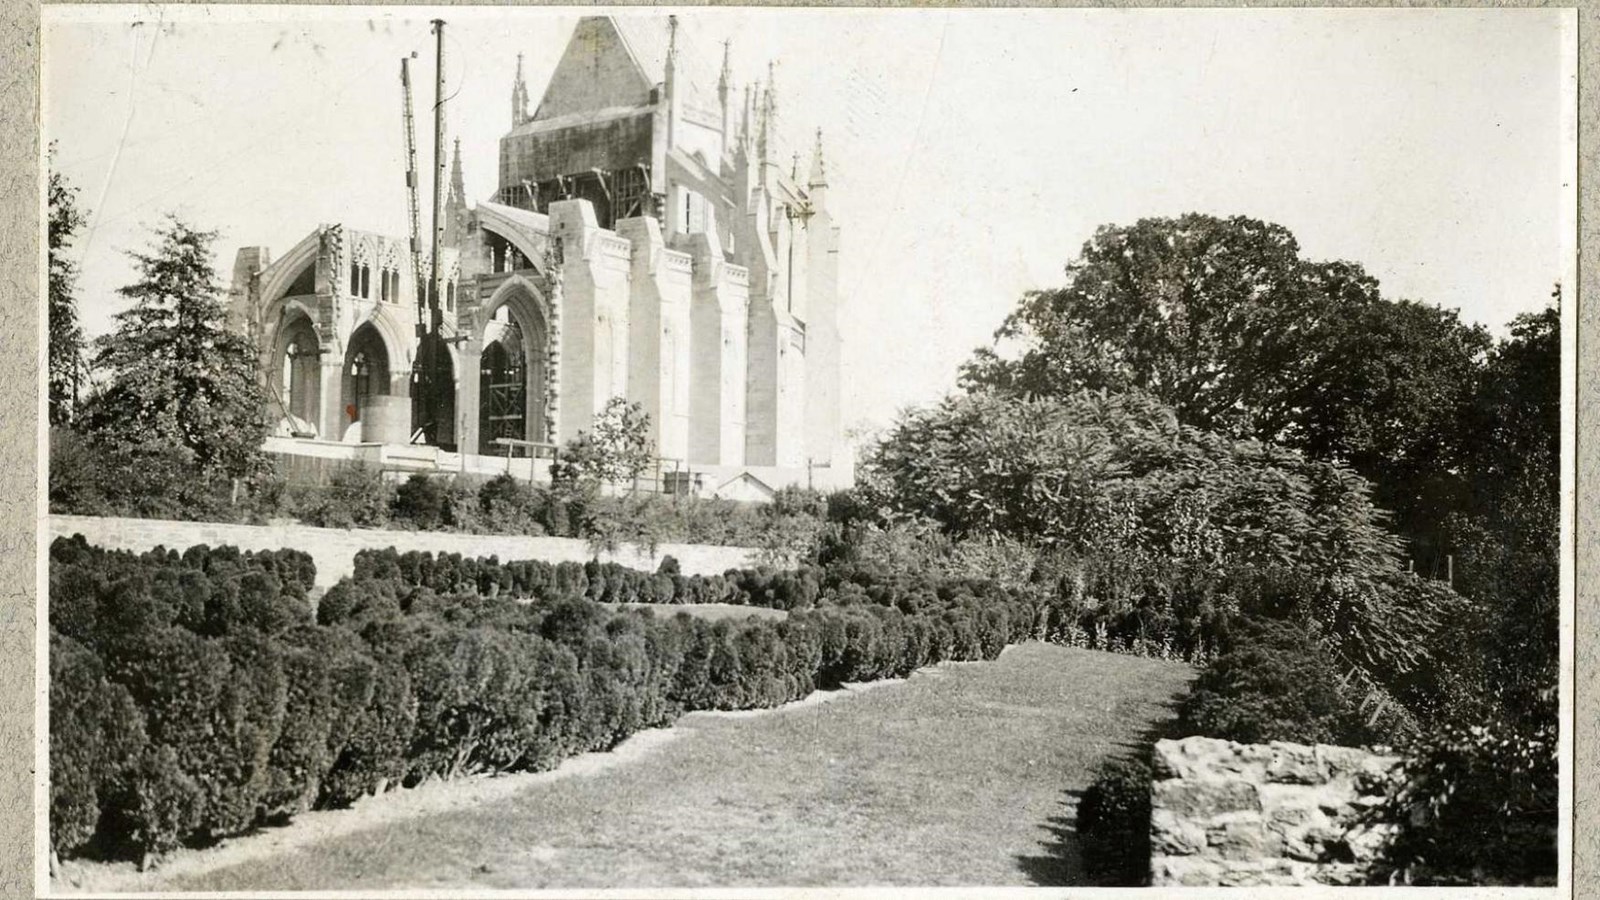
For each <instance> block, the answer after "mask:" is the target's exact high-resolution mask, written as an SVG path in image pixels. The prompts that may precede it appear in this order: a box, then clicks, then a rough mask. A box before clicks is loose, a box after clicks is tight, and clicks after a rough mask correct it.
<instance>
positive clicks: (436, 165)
mask: <svg viewBox="0 0 1600 900" xmlns="http://www.w3.org/2000/svg"><path fill="white" fill-rule="evenodd" d="M433 34H434V67H433V70H434V81H433V234H432V237H431V240H430V244H429V251H428V293H427V297H428V339H427V340H426V341H425V346H426V349H425V350H424V352H423V353H422V357H423V358H422V360H420V362H422V363H423V371H425V372H427V374H428V385H427V388H426V391H425V393H426V394H427V396H426V398H425V400H424V402H425V403H426V404H427V407H426V408H427V414H426V421H427V422H428V423H429V425H430V426H431V427H432V429H433V434H432V435H430V437H432V438H433V443H434V444H435V445H437V444H438V443H439V438H440V436H441V432H442V431H443V429H442V428H441V427H440V425H439V413H440V407H441V406H443V404H442V403H440V402H439V401H440V397H439V394H440V391H441V390H442V383H443V380H444V379H443V378H442V377H441V376H443V374H444V372H443V369H444V365H445V361H444V359H443V358H442V357H443V356H444V354H442V353H440V352H439V340H440V334H439V326H440V325H441V324H443V323H444V311H443V310H441V309H440V308H439V206H440V196H439V195H440V190H441V188H442V187H443V184H444V20H443V19H434V20H433Z"/></svg>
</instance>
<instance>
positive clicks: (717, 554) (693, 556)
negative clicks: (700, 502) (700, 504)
mask: <svg viewBox="0 0 1600 900" xmlns="http://www.w3.org/2000/svg"><path fill="white" fill-rule="evenodd" d="M49 528H50V538H51V540H54V539H55V538H57V537H62V536H67V537H70V536H71V535H74V534H82V535H83V536H84V538H86V539H87V540H88V541H89V543H91V544H95V545H97V546H100V547H106V548H108V549H113V550H134V551H144V550H150V549H152V548H155V547H157V546H162V547H167V548H170V549H176V550H184V549H187V548H189V547H192V546H194V545H195V544H209V545H211V546H213V547H215V546H218V545H221V544H231V545H232V546H235V547H238V548H239V549H241V550H283V549H292V550H303V551H305V552H306V553H309V554H311V558H312V559H313V560H315V561H316V564H317V584H319V585H322V586H324V587H326V586H330V585H332V584H333V583H334V582H336V581H338V580H339V579H340V578H343V577H344V576H346V575H349V574H350V572H351V571H352V570H353V568H354V566H355V556H356V553H357V552H358V551H361V550H369V549H371V550H381V549H383V548H385V547H393V548H395V549H396V550H399V551H400V552H402V553H403V552H405V551H407V550H425V551H431V552H434V553H459V554H461V555H462V556H498V557H499V558H500V560H501V561H502V562H506V561H509V560H514V559H539V560H544V561H545V562H564V561H572V562H587V561H589V560H590V559H593V558H594V557H595V555H596V554H595V553H594V551H593V550H592V549H590V547H589V545H588V543H587V542H585V541H581V540H578V539H576V538H555V537H526V536H516V535H478V534H453V533H447V532H436V531H381V530H375V529H362V528H355V529H349V530H344V529H338V528H312V527H311V526H308V525H294V524H282V525H229V524H221V523H215V522H173V521H167V520H164V519H120V518H100V517H97V516H61V515H53V516H50V521H49ZM668 555H670V556H674V557H677V560H678V563H679V565H680V566H681V568H682V571H683V574H685V575H716V574H720V573H722V572H725V571H727V570H728V569H737V568H743V567H746V566H751V565H754V556H755V551H754V550H752V549H750V548H748V547H720V546H715V545H710V544H662V545H661V547H660V549H659V551H658V552H657V553H656V554H654V555H651V554H646V553H641V552H638V551H636V550H634V549H633V548H630V547H622V548H620V549H619V551H618V552H616V553H601V554H599V557H600V559H601V560H602V561H606V562H617V563H621V564H622V565H625V566H630V567H632V568H636V569H645V570H649V571H654V570H655V569H656V567H657V566H659V565H660V564H661V559H662V557H664V556H668Z"/></svg>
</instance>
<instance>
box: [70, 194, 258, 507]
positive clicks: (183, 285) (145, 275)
mask: <svg viewBox="0 0 1600 900" xmlns="http://www.w3.org/2000/svg"><path fill="white" fill-rule="evenodd" d="M215 239H216V233H215V232H212V231H202V230H199V229H196V228H194V227H193V226H191V225H190V224H188V223H187V222H185V221H184V220H182V219H181V218H178V217H176V216H169V217H168V219H167V221H166V222H165V224H164V225H163V226H161V227H160V228H158V229H157V232H156V241H155V245H154V246H153V247H152V248H151V250H150V251H148V252H132V253H130V254H129V256H131V257H132V259H133V261H134V265H135V268H136V269H137V271H138V273H139V278H138V280H137V281H135V282H134V283H133V284H130V285H128V286H127V287H124V288H121V289H119V291H118V293H120V294H121V295H122V296H123V297H125V298H127V299H128V300H131V301H132V304H133V305H132V306H131V307H130V308H129V309H127V310H126V311H124V312H122V313H119V314H118V315H117V327H116V330H115V331H114V332H113V333H111V334H109V335H106V336H105V337H103V338H101V339H100V340H99V341H98V353H97V355H96V357H95V364H96V366H97V367H98V368H99V369H101V370H102V371H103V372H105V373H106V376H107V378H106V383H105V384H104V386H103V387H102V388H101V389H100V390H99V391H97V392H96V394H95V395H94V396H93V397H92V398H91V400H90V402H89V403H88V404H87V408H86V410H85V425H86V428H87V430H88V432H89V435H90V437H91V439H92V440H93V441H94V442H95V443H96V444H98V445H100V446H102V447H104V448H107V449H110V450H112V451H114V452H116V453H119V454H128V453H134V454H136V455H137V454H138V453H139V452H144V453H146V454H147V455H149V456H150V457H151V458H160V459H162V460H165V461H166V462H168V463H175V464H182V465H185V466H187V467H188V474H189V477H190V478H191V479H192V480H194V481H197V482H199V483H201V484H204V483H207V482H211V481H212V480H214V479H219V478H221V479H231V478H242V477H247V476H250V475H252V474H255V473H256V472H257V471H258V470H259V467H260V466H261V465H262V461H263V455H262V451H261V445H262V441H263V440H264V439H265V438H266V435H267V421H266V417H265V409H266V397H265V394H264V393H263V390H262V388H261V385H260V382H259V381H258V379H257V374H256V353H255V350H254V348H253V347H251V345H250V343H249V342H248V340H247V339H246V338H245V337H244V336H242V335H240V334H239V333H237V332H235V331H232V330H230V329H229V328H228V327H227V325H226V314H225V311H224V309H223V306H222V303H221V300H220V295H221V290H222V285H221V283H220V281H219V279H218V277H217V273H216V270H215V268H214V267H213V263H212V250H211V245H212V242H213V241H214V240H215Z"/></svg>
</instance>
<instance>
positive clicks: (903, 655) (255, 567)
mask: <svg viewBox="0 0 1600 900" xmlns="http://www.w3.org/2000/svg"><path fill="white" fill-rule="evenodd" d="M312 575H314V572H313V571H312V570H311V568H310V564H309V560H308V559H306V558H304V557H303V555H299V554H287V553H285V554H241V553H239V552H238V551H236V550H233V549H232V548H226V547H222V548H203V547H202V548H194V549H191V550H190V551H188V552H186V553H184V554H181V555H180V554H177V553H174V552H171V551H165V550H156V551H152V552H150V553H146V554H142V555H137V556H136V555H134V554H130V553H120V552H108V551H103V550H99V549H97V548H93V547H90V546H88V545H87V544H86V543H85V542H84V541H83V540H82V539H81V538H75V539H70V540H65V539H64V540H59V541H57V542H56V543H55V544H54V545H53V546H52V548H51V573H50V576H51V585H52V595H51V600H50V607H51V610H50V612H51V620H52V621H51V624H52V628H53V629H55V630H56V631H55V634H54V635H53V638H54V643H55V645H56V647H57V649H56V652H55V654H54V655H53V657H52V664H53V666H55V667H56V669H57V672H56V678H55V680H54V681H53V682H52V686H53V688H55V689H57V690H59V691H61V692H65V693H63V696H61V697H60V698H58V700H57V704H56V705H57V707H58V709H59V710H60V711H61V715H58V716H57V717H55V718H54V719H53V720H52V737H51V740H52V748H53V750H54V751H57V752H58V753H59V759H58V760H57V759H56V758H54V757H53V761H55V777H54V779H53V782H52V787H53V791H54V793H53V794H52V797H53V804H52V809H53V818H52V829H53V830H52V834H53V835H55V843H54V847H55V849H56V850H57V851H59V852H63V853H70V852H73V851H74V850H77V849H79V848H81V847H83V846H84V844H86V843H88V842H89V841H91V840H92V839H93V838H94V836H95V835H96V833H97V830H98V832H100V833H107V834H109V835H112V836H114V837H116V838H117V839H120V840H122V841H124V842H126V843H127V845H128V848H127V849H129V850H132V851H135V852H138V853H143V854H151V853H161V852H164V851H167V850H170V849H172V848H174V847H177V846H180V845H181V844H183V843H184V842H186V841H190V840H194V839H203V838H214V837H219V836H223V835H227V834H235V833H238V832H240V831H242V830H245V829H248V828H250V827H253V826H254V825H256V824H257V823H260V822H263V821H271V820H274V819H281V818H285V817H289V816H293V815H294V814H295V813H297V812H299V811H301V810H304V809H306V808H308V807H310V806H312V805H320V806H340V805H345V804H349V803H351V802H354V801H355V800H357V799H359V798H360V797H362V796H365V795H366V794H369V793H371V792H374V791H379V790H382V789H384V787H385V786H387V785H391V784H397V783H402V782H403V783H409V784H415V783H418V782H421V781H425V780H428V779H432V778H448V777H454V776H459V775H463V774H468V773H474V772H504V771H517V770H540V769H548V768H551V767H553V766H555V765H556V764H557V763H559V762H560V761H561V760H562V759H563V758H565V757H567V756H570V755H572V754H574V753H580V752H584V751H591V750H605V749H608V748H610V747H613V746H615V745H616V744H617V743H618V742H620V741H622V740H623V739H625V738H627V737H628V736H629V735H630V734H633V733H634V732H636V731H638V730H639V729H641V728H646V727H651V726H658V725H664V724H667V723H670V722H671V721H672V720H673V719H674V718H675V717H676V716H677V715H679V714H680V713H682V712H684V711H686V710H693V709H750V708H758V707H767V706H775V705H778V704H782V703H785V702H788V701H791V700H795V699H798V698H800V697H803V696H805V695H806V694H808V693H810V692H811V691H812V690H814V689H816V688H819V687H823V688H828V687H836V686H838V685H840V684H843V683H845V682H857V681H869V680H873V679H879V678H886V677H896V676H903V675H905V674H907V673H909V672H911V671H912V670H914V669H915V668H917V667H918V666H921V665H926V664H929V663H935V662H939V661H942V660H945V659H974V660H975V659H992V658H994V657H995V656H996V655H998V654H999V653H1000V651H1001V650H1002V649H1004V647H1005V646H1006V645H1007V644H1009V643H1012V642H1015V641H1018V640H1022V639H1024V638H1026V637H1027V636H1029V635H1030V634H1031V633H1032V628H1033V624H1034V622H1035V620H1036V609H1035V606H1034V604H1033V603H1032V601H1031V600H1030V599H1028V598H1027V597H1025V596H1023V595H1021V594H1019V593H1017V592H1014V591H1012V590H1010V589H1008V588H1003V587H1000V586H998V585H996V584H994V583H993V582H986V581H960V582H956V581H948V582H947V581H940V580H937V579H930V578H928V577H927V576H915V577H913V576H911V575H910V574H908V573H881V572H874V571H871V570H870V569H867V568H863V569H860V570H857V571H853V572H851V573H849V575H848V577H832V576H828V575H827V574H826V573H823V572H821V571H820V570H809V569H808V570H803V571H801V572H797V573H780V572H772V571H769V570H759V569H752V570H740V571H734V572H729V573H727V574H726V575H721V576H714V577H712V578H697V577H685V576H683V575H682V574H681V573H680V572H678V571H676V569H675V567H674V566H672V565H663V567H662V570H661V571H658V572H653V573H652V572H638V571H634V570H630V569H626V568H624V567H622V566H617V565H613V564H603V563H599V562H590V563H588V564H584V565H579V564H576V563H561V564H556V565H549V564H545V563H540V562H533V561H517V562H510V563H504V564H502V563H500V562H499V561H497V560H495V559H494V558H492V557H491V558H489V559H482V560H478V559H464V558H462V557H460V556H457V555H453V554H441V555H437V556H435V555H432V554H425V553H406V554H399V553H396V552H394V551H393V550H388V551H383V552H366V553H362V554H360V555H359V556H358V558H357V559H356V564H355V572H354V575H353V577H352V578H349V579H346V580H344V581H341V582H340V583H339V584H337V585H335V586H334V587H332V588H331V589H329V590H328V592H327V593H326V594H325V595H324V596H323V598H322V599H321V602H320V604H319V605H318V608H317V610H316V616H315V620H314V621H313V618H312V614H311V610H310V607H309V604H308V603H307V601H306V588H307V586H308V585H309V583H310V581H311V580H312ZM596 600H602V601H606V602H644V603H651V604H657V605H656V606H653V607H648V608H645V609H642V610H638V611H618V610H617V608H616V607H613V606H603V605H601V604H599V603H596V602H595V601H596ZM708 600H718V601H723V602H736V603H745V604H749V605H763V606H770V607H773V608H779V609H787V610H791V613H790V615H789V616H788V617H787V618H786V619H785V620H783V621H778V622H773V621H770V620H762V619H758V618H755V617H752V618H750V619H747V620H744V621H739V620H729V619H724V620H719V621H717V622H715V623H710V622H707V621H705V620H703V619H697V618H692V617H690V616H688V615H685V614H679V615H675V616H657V615H656V614H655V610H656V609H660V610H662V611H670V610H671V609H672V606H671V604H673V603H681V602H706V601H708ZM102 668H103V674H101V673H102ZM68 694H70V696H69V695H68ZM86 698H93V699H92V701H91V700H90V699H86ZM119 698H121V699H119ZM112 729H115V730H116V732H117V733H118V734H119V735H124V736H126V740H125V741H122V742H118V741H107V740H100V739H96V737H95V736H96V735H101V734H103V733H105V732H107V731H109V730H112ZM141 735H142V736H141ZM91 748H92V752H91Z"/></svg>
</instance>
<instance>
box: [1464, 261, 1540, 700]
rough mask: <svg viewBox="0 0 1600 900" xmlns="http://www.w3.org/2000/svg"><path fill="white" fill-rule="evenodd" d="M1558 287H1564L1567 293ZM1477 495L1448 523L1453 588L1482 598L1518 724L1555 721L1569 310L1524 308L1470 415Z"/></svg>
mask: <svg viewBox="0 0 1600 900" xmlns="http://www.w3.org/2000/svg"><path fill="white" fill-rule="evenodd" d="M1559 296H1560V295H1559V292H1558V293H1557V298H1558V299H1559ZM1467 422H1468V428H1469V430H1470V432H1471V433H1473V434H1476V435H1478V436H1479V439H1478V440H1477V441H1476V442H1474V443H1473V444H1472V446H1471V447H1470V448H1469V449H1468V452H1467V454H1466V456H1465V460H1464V464H1463V467H1462V468H1463V471H1462V475H1463V478H1464V479H1465V480H1466V482H1467V483H1468V484H1470V485H1471V486H1472V491H1471V493H1470V503H1469V504H1468V505H1467V506H1466V508H1465V509H1464V510H1463V511H1462V512H1460V513H1458V514H1456V515H1453V516H1452V517H1451V518H1450V520H1449V522H1448V524H1447V531H1448V533H1449V539H1450V541H1451V544H1450V546H1451V548H1452V549H1453V550H1454V552H1455V554H1456V558H1457V565H1456V573H1457V575H1456V588H1457V590H1459V591H1460V592H1461V593H1462V594H1463V595H1465V596H1466V597H1468V598H1470V599H1471V600H1473V601H1474V603H1476V604H1477V605H1478V606H1479V608H1480V609H1481V610H1482V615H1483V626H1484V629H1485V631H1484V634H1483V635H1482V640H1483V641H1484V652H1485V653H1486V655H1487V659H1486V669H1485V674H1486V676H1487V678H1488V680H1489V682H1490V685H1489V686H1490V687H1492V688H1493V693H1494V694H1495V695H1496V699H1497V701H1498V702H1499V704H1500V705H1501V707H1502V708H1503V709H1504V710H1505V711H1506V712H1507V714H1508V715H1509V716H1510V718H1511V719H1512V720H1513V721H1514V722H1516V723H1517V725H1518V728H1519V730H1522V731H1534V730H1537V729H1538V728H1539V727H1541V726H1544V725H1549V726H1550V727H1553V726H1554V722H1555V713H1556V708H1555V694H1554V689H1555V686H1556V681H1557V675H1558V667H1559V648H1560V640H1559V627H1560V596H1561V595H1560V571H1561V547H1560V521H1559V516H1560V505H1561V501H1560V492H1561V467H1560V463H1561V313H1560V310H1559V308H1558V307H1555V306H1551V307H1549V308H1547V309H1545V310H1543V311H1542V312H1538V313H1528V314H1524V315H1521V316H1518V317H1517V318H1516V319H1515V320H1514V321H1513V322H1512V325H1511V334H1510V336H1509V337H1508V338H1507V339H1505V340H1503V341H1502V342H1501V343H1500V344H1499V345H1498V346H1497V347H1496V348H1495V350H1494V353H1493V354H1492V355H1491V356H1490V358H1489V361H1488V363H1487V364H1486V365H1485V367H1484V372H1483V377H1482V379H1481V380H1480V382H1479V387H1478V390H1477V393H1476V396H1475V397H1474V398H1473V403H1472V405H1471V409H1470V412H1469V413H1468V416H1467Z"/></svg>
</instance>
